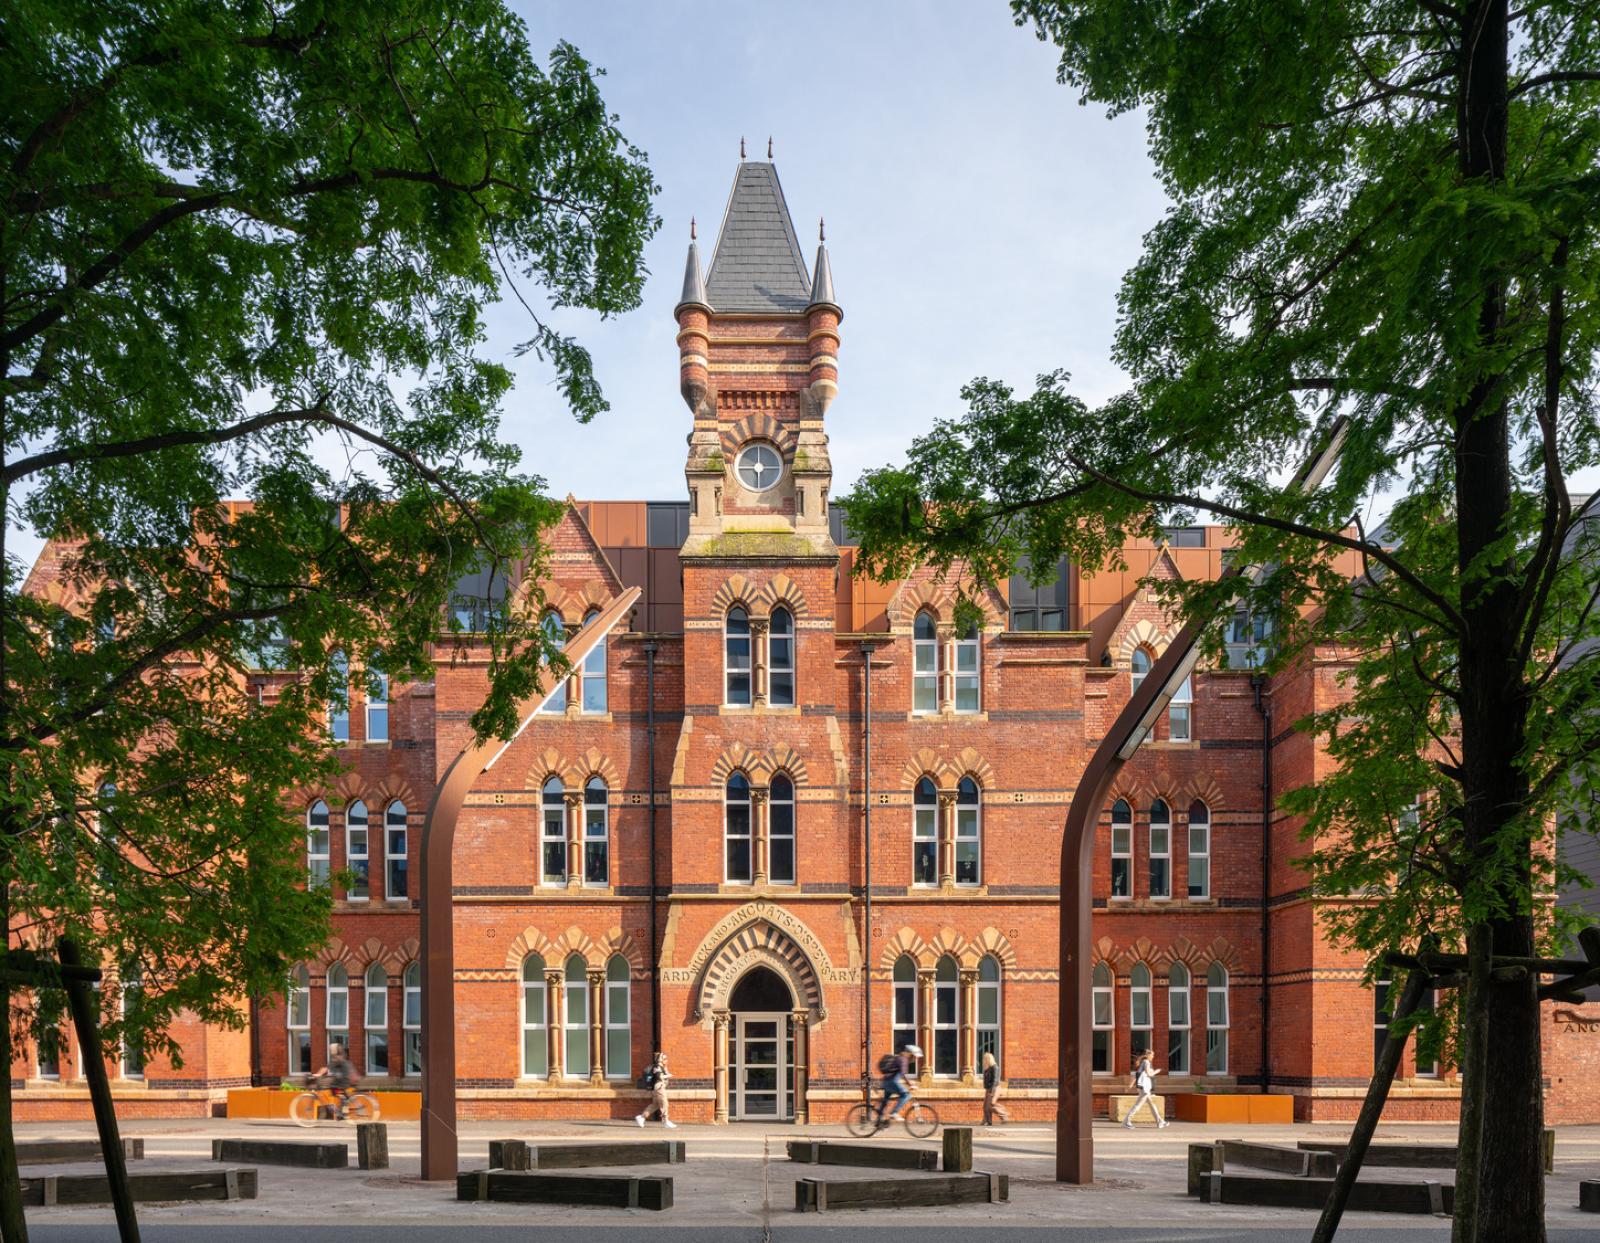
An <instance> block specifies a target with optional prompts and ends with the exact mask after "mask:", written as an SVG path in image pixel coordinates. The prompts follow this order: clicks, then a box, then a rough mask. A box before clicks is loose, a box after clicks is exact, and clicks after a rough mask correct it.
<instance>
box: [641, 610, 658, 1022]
mask: <svg viewBox="0 0 1600 1243" xmlns="http://www.w3.org/2000/svg"><path fill="white" fill-rule="evenodd" d="M644 667H645V692H644V721H645V725H644V732H645V738H646V739H647V748H648V750H649V753H650V761H649V766H650V767H649V771H650V777H649V781H650V795H649V797H650V804H649V806H650V1048H651V1050H652V1052H655V1053H659V1052H660V1051H661V964H660V950H659V948H658V947H657V944H656V938H657V936H658V933H657V932H656V645H655V643H653V642H651V643H646V644H645V645H644Z"/></svg>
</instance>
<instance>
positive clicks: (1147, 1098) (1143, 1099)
mask: <svg viewBox="0 0 1600 1243" xmlns="http://www.w3.org/2000/svg"><path fill="white" fill-rule="evenodd" d="M1142 1105H1148V1106H1150V1117H1151V1118H1152V1119H1154V1121H1155V1123H1156V1125H1157V1126H1160V1125H1161V1111H1160V1110H1159V1109H1157V1108H1156V1102H1155V1092H1154V1089H1153V1088H1140V1089H1139V1099H1138V1100H1136V1101H1134V1102H1133V1108H1132V1109H1130V1110H1128V1116H1127V1117H1126V1118H1125V1119H1123V1121H1124V1122H1127V1123H1132V1121H1133V1116H1134V1115H1135V1114H1136V1113H1138V1112H1139V1108H1140V1106H1142Z"/></svg>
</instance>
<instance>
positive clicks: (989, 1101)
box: [983, 1052, 1011, 1126]
mask: <svg viewBox="0 0 1600 1243" xmlns="http://www.w3.org/2000/svg"><path fill="white" fill-rule="evenodd" d="M996 1116H998V1117H999V1119H1000V1121H1001V1122H1010V1121H1011V1111H1010V1110H1008V1109H1007V1108H1006V1107H1005V1106H1004V1105H1002V1104H1001V1103H1000V1067H999V1066H997V1065H995V1060H994V1054H993V1053H988V1052H985V1053H984V1055H983V1125H984V1126H990V1125H992V1124H993V1122H994V1120H995V1118H996Z"/></svg>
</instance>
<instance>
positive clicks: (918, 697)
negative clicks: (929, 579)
mask: <svg viewBox="0 0 1600 1243" xmlns="http://www.w3.org/2000/svg"><path fill="white" fill-rule="evenodd" d="M911 657H912V677H911V710H912V711H913V712H937V711H938V710H939V630H938V627H937V626H936V625H935V624H934V620H933V614H931V613H918V614H917V620H916V622H915V624H914V625H913V627H912V631H911Z"/></svg>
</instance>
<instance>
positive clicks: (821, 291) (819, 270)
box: [807, 220, 844, 319]
mask: <svg viewBox="0 0 1600 1243" xmlns="http://www.w3.org/2000/svg"><path fill="white" fill-rule="evenodd" d="M817 233H818V241H817V262H816V265H815V266H814V267H813V268H812V269H811V271H812V277H811V302H810V303H809V304H808V306H807V309H808V310H809V309H810V308H811V307H813V306H831V307H832V308H833V309H834V310H836V311H838V310H839V302H838V299H836V298H835V297H834V296H833V267H832V265H831V264H829V262H828V234H827V226H826V225H825V224H824V223H823V222H822V221H820V220H819V221H818V222H817ZM839 318H840V319H843V318H844V312H843V311H840V312H839Z"/></svg>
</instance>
